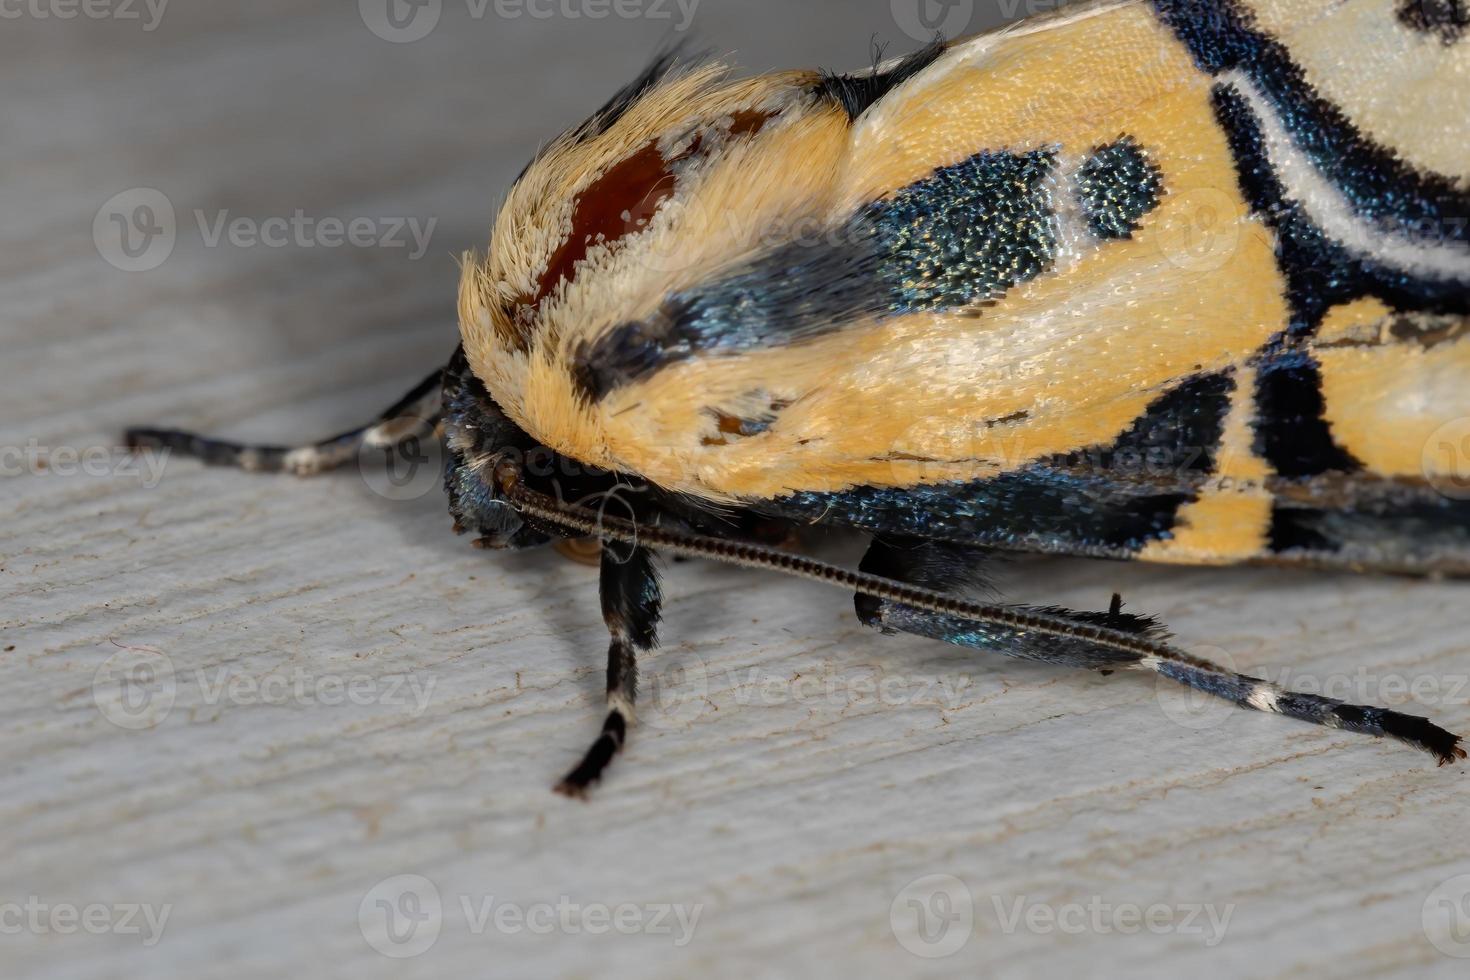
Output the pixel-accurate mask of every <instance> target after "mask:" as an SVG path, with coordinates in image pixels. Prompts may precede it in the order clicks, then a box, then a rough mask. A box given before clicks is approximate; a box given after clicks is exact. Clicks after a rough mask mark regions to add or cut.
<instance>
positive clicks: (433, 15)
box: [357, 0, 444, 44]
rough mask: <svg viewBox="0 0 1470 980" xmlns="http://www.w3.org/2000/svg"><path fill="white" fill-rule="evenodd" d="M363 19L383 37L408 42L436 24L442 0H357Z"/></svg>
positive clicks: (418, 37)
mask: <svg viewBox="0 0 1470 980" xmlns="http://www.w3.org/2000/svg"><path fill="white" fill-rule="evenodd" d="M357 12H358V13H359V14H360V15H361V16H362V22H363V23H364V24H366V25H367V29H368V30H370V31H372V32H373V33H374V34H376V35H377V36H378V37H380V38H382V39H383V40H384V41H388V42H389V43H392V44H411V43H413V42H414V41H420V40H422V39H424V38H426V37H428V36H429V34H430V33H431V32H433V30H434V28H435V27H438V26H439V18H440V16H441V15H443V13H444V0H357Z"/></svg>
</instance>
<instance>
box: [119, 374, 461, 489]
mask: <svg viewBox="0 0 1470 980" xmlns="http://www.w3.org/2000/svg"><path fill="white" fill-rule="evenodd" d="M443 375H444V369H443V368H440V369H438V370H436V371H435V372H434V373H433V374H431V375H429V376H428V377H427V378H425V379H424V380H422V381H420V382H419V383H418V384H417V385H415V386H414V388H413V390H411V391H410V392H409V393H408V394H406V395H404V396H403V397H402V398H400V399H399V400H398V401H396V402H394V403H393V405H392V406H391V407H389V408H388V409H387V410H386V411H384V412H383V413H382V414H381V415H379V416H378V417H377V418H376V419H374V420H373V421H371V422H369V423H367V424H366V425H360V426H358V427H357V428H354V429H349V430H347V431H346V432H342V433H338V434H337V435H335V436H332V437H330V438H328V439H323V440H321V441H319V442H312V443H306V444H304V445H298V446H278V445H270V444H264V443H261V444H249V443H239V442H231V441H229V440H228V439H211V438H209V437H208V436H203V435H199V434H198V433H195V432H186V431H183V430H180V429H153V428H132V429H128V430H127V431H126V432H125V433H124V436H123V439H124V441H125V444H126V445H127V447H128V448H129V449H165V450H168V451H170V452H176V453H180V454H182V455H185V456H191V457H193V458H195V459H198V460H200V461H202V462H204V463H206V464H208V465H210V466H233V467H237V468H239V469H245V470H250V471H253V472H258V473H280V472H283V471H285V470H286V469H287V468H288V461H289V458H290V456H291V454H292V453H293V452H298V451H307V456H306V457H304V459H306V460H309V461H310V464H309V465H305V464H303V465H290V467H289V468H290V470H291V472H293V473H296V474H298V475H301V476H307V475H311V474H314V473H321V472H324V471H326V470H330V469H335V468H337V467H339V466H342V465H345V464H346V463H349V462H351V461H352V460H354V459H356V458H357V454H358V452H359V451H360V450H361V449H362V447H363V444H364V441H365V440H366V438H367V436H368V435H369V433H371V432H372V431H373V430H374V429H376V428H378V427H379V426H383V425H394V426H395V428H401V431H392V432H388V433H385V435H386V437H387V438H388V440H389V441H387V442H385V443H384V445H385V446H387V445H399V444H402V443H404V442H407V441H408V440H410V439H413V438H422V437H424V436H426V435H428V434H429V433H431V432H433V430H434V427H435V426H436V425H437V424H438V422H439V416H440V410H439V404H438V398H439V390H440V386H441V384H442V382H443Z"/></svg>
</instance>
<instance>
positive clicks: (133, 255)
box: [92, 187, 179, 272]
mask: <svg viewBox="0 0 1470 980" xmlns="http://www.w3.org/2000/svg"><path fill="white" fill-rule="evenodd" d="M178 233H179V230H178V225H177V223H176V221H175V216H174V205H173V202H172V201H170V200H169V199H168V197H167V196H166V195H165V194H164V193H163V192H162V191H160V190H156V189H154V188H152V187H133V188H130V189H128V190H125V191H122V192H121V193H118V194H114V195H113V196H112V197H110V198H108V199H107V202H106V203H105V204H103V205H102V207H100V208H98V209H97V215H96V217H94V218H93V219H92V241H93V243H94V244H95V245H96V246H97V254H98V255H101V256H102V258H103V259H104V260H105V261H106V262H107V264H108V265H111V266H112V267H114V268H116V269H121V270H122V271H123V272H151V271H152V270H154V269H156V268H158V267H159V266H161V265H163V263H164V262H166V261H168V257H169V256H170V255H172V254H173V252H174V245H175V244H176V243H177V241H178Z"/></svg>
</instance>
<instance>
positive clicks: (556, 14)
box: [357, 0, 701, 44]
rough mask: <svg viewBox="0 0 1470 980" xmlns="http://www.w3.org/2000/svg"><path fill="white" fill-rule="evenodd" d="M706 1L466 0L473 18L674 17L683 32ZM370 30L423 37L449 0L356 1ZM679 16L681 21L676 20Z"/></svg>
mask: <svg viewBox="0 0 1470 980" xmlns="http://www.w3.org/2000/svg"><path fill="white" fill-rule="evenodd" d="M700 2H701V0H464V5H465V11H466V13H468V14H469V16H470V19H471V20H476V21H479V20H484V19H485V18H487V17H494V18H495V19H497V20H519V19H521V18H530V19H532V20H551V19H552V18H560V19H562V20H591V21H602V20H607V19H609V18H615V19H617V20H654V21H675V23H674V24H673V29H674V31H675V32H676V33H680V34H682V33H683V32H684V31H687V30H688V29H689V26H690V25H691V24H693V23H694V14H695V11H697V10H698V9H699V4H700ZM357 10H358V13H359V14H360V15H361V16H362V22H363V23H364V24H366V25H367V28H368V30H370V31H372V32H373V33H374V34H375V35H377V36H378V37H380V38H382V39H383V40H384V41H390V42H392V43H394V44H408V43H411V42H413V41H419V40H422V39H423V38H425V37H428V36H429V35H430V34H431V33H433V31H434V28H436V27H438V26H439V19H440V18H441V17H442V16H443V15H444V0H357ZM676 18H677V20H676Z"/></svg>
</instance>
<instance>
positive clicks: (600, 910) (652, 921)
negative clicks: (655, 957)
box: [357, 874, 704, 959]
mask: <svg viewBox="0 0 1470 980" xmlns="http://www.w3.org/2000/svg"><path fill="white" fill-rule="evenodd" d="M452 897H453V899H454V901H452V902H449V903H446V902H445V901H444V899H443V897H442V896H441V895H440V893H439V888H438V886H437V885H435V884H434V883H433V882H432V881H430V880H429V879H428V878H425V877H424V876H423V875H415V874H403V875H394V876H393V877H391V878H385V879H383V880H382V881H380V882H378V883H377V884H376V885H374V886H373V887H372V888H370V889H369V890H368V892H367V894H366V895H364V896H363V898H362V901H361V902H360V903H359V904H358V907H357V926H358V929H359V930H360V931H361V932H362V937H363V939H365V940H366V941H367V944H368V945H369V946H371V947H372V948H373V949H374V950H376V951H377V952H379V953H381V954H383V955H384V956H388V957H392V958H394V959H406V958H408V957H413V956H419V955H421V954H423V953H425V952H427V951H428V950H429V949H430V947H432V946H433V945H434V943H435V942H437V941H438V939H439V934H440V933H441V932H442V931H443V930H444V928H445V926H446V925H448V924H450V923H451V921H452V922H453V924H454V925H456V926H458V925H459V924H460V923H462V924H463V928H464V929H465V930H466V931H467V932H469V933H470V934H471V935H473V936H483V935H485V934H486V933H490V932H494V933H499V934H501V935H505V936H517V935H533V936H551V935H562V936H575V935H588V936H605V935H621V936H636V935H644V936H666V937H668V939H669V941H670V943H671V944H672V945H673V946H675V947H677V948H683V947H684V946H687V945H689V943H690V941H691V940H692V939H693V938H694V930H695V929H696V928H698V926H699V919H700V916H701V915H703V914H704V905H703V904H702V903H697V904H682V903H674V902H643V903H636V902H620V903H617V904H613V905H609V904H606V903H602V902H580V901H575V900H573V899H572V898H571V897H570V896H567V895H560V896H558V897H557V898H556V899H554V900H549V901H537V902H521V901H510V900H507V899H505V898H503V897H499V896H496V895H489V894H481V895H472V894H460V895H456V896H452Z"/></svg>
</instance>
